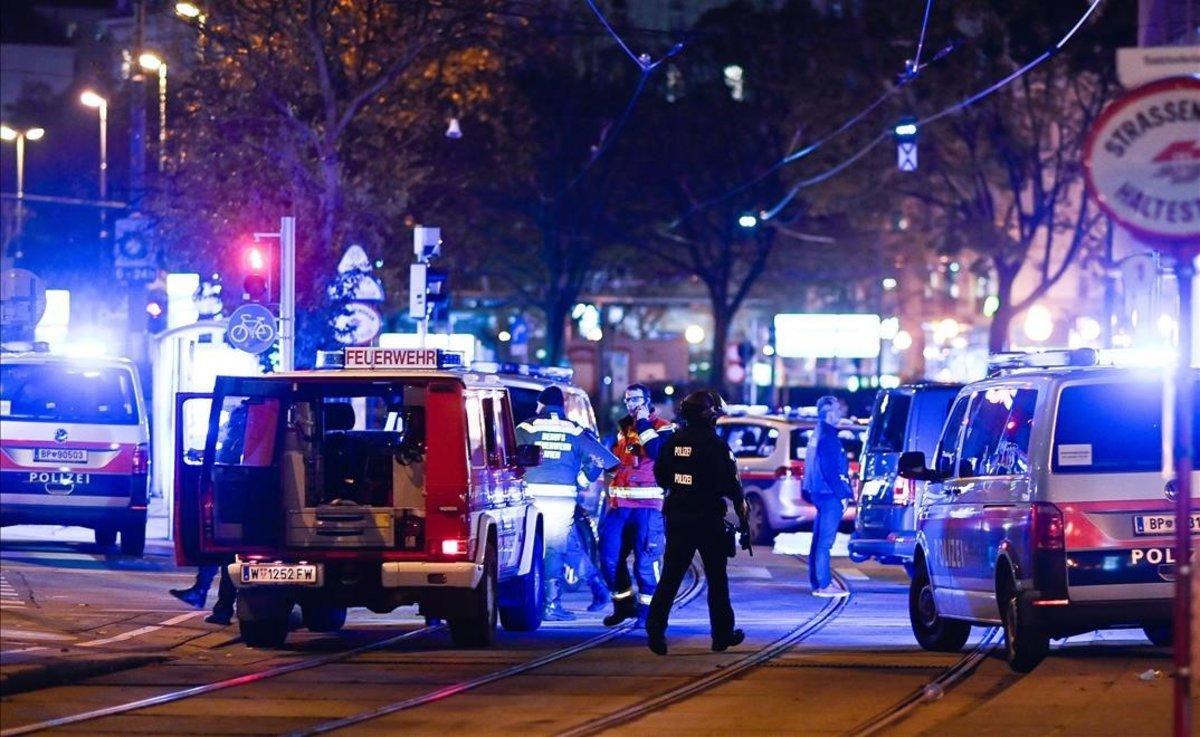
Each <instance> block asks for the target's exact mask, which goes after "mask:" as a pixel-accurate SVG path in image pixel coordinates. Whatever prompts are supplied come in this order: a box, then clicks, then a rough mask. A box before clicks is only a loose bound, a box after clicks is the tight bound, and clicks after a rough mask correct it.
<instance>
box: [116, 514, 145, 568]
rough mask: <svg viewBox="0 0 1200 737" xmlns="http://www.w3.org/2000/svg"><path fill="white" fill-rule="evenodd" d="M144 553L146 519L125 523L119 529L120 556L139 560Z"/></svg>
mask: <svg viewBox="0 0 1200 737" xmlns="http://www.w3.org/2000/svg"><path fill="white" fill-rule="evenodd" d="M144 552H146V518H145V517H141V518H139V519H137V520H135V521H134V522H129V523H126V525H125V526H124V527H122V528H121V555H128V556H131V557H133V558H141V557H142V553H144Z"/></svg>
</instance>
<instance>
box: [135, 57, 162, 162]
mask: <svg viewBox="0 0 1200 737" xmlns="http://www.w3.org/2000/svg"><path fill="white" fill-rule="evenodd" d="M138 64H140V65H141V67H142V69H145V70H146V71H147V72H156V73H157V74H158V170H159V171H163V170H164V169H166V168H167V63H166V62H165V61H163V60H162V57H160V56H159V55H158V54H153V53H150V52H146V53H144V54H142V55H141V56H139V57H138Z"/></svg>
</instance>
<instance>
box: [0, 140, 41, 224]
mask: <svg viewBox="0 0 1200 737" xmlns="http://www.w3.org/2000/svg"><path fill="white" fill-rule="evenodd" d="M45 135H46V131H45V129H43V128H36V127H34V128H26V129H25V130H17V129H15V128H10V127H8V126H7V125H0V139H2V140H5V141H13V142H15V143H16V144H17V208H16V218H15V219H16V233H17V236H18V237H19V236H20V234H21V228H22V225H24V223H25V141H40V140H42V137H43V136H45Z"/></svg>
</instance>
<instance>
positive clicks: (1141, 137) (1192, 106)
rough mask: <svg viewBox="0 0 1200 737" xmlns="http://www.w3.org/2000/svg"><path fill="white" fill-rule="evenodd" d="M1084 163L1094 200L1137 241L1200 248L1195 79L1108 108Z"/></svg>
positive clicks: (1198, 89)
mask: <svg viewBox="0 0 1200 737" xmlns="http://www.w3.org/2000/svg"><path fill="white" fill-rule="evenodd" d="M1083 164H1084V169H1085V171H1086V173H1087V182H1088V189H1089V190H1090V192H1091V194H1092V196H1093V197H1095V198H1096V200H1097V202H1099V203H1100V206H1101V207H1102V208H1103V209H1104V211H1105V212H1106V213H1108V215H1109V216H1110V217H1112V218H1113V219H1114V220H1116V221H1117V222H1119V223H1120V224H1121V225H1123V226H1125V227H1126V228H1128V229H1129V230H1130V231H1132V232H1133V233H1134V234H1135V235H1137V236H1139V237H1141V238H1143V239H1145V240H1148V241H1154V242H1164V241H1165V242H1167V243H1166V244H1169V243H1170V242H1176V243H1180V244H1181V245H1182V243H1183V242H1191V243H1192V244H1195V243H1196V242H1197V241H1200V79H1195V78H1192V77H1172V78H1170V79H1163V80H1159V81H1157V82H1151V83H1150V84H1147V85H1144V86H1142V87H1138V88H1137V89H1134V90H1132V91H1130V92H1129V93H1128V94H1126V95H1125V96H1124V97H1121V98H1119V99H1117V100H1116V101H1115V102H1113V103H1112V104H1110V105H1109V106H1108V107H1107V108H1106V109H1105V110H1104V112H1103V113H1102V114H1101V115H1100V117H1099V118H1098V119H1097V120H1096V123H1095V124H1094V125H1093V126H1092V130H1091V132H1090V134H1089V135H1088V139H1087V142H1086V144H1085V145H1084V151H1083Z"/></svg>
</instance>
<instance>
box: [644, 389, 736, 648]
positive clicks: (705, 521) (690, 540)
mask: <svg viewBox="0 0 1200 737" xmlns="http://www.w3.org/2000/svg"><path fill="white" fill-rule="evenodd" d="M681 413H682V415H683V418H684V420H685V421H686V423H687V424H686V426H685V427H684V428H683V429H682V430H679V431H677V432H676V433H675V435H674V437H672V438H671V439H670V440H668V441H667V443H666V445H664V446H663V448H662V450H661V451H660V452H659V454H658V462H657V463H656V464H655V466H654V478H655V480H656V481H657V482H658V485H659V486H661V487H662V488H663V489H664V490H666V501H665V502H664V504H663V517H664V519H665V521H666V528H667V548H666V553H665V555H664V556H663V572H662V578H661V579H660V580H659V582H658V588H657V589H656V590H655V592H654V599H653V601H652V602H651V603H650V613H649V616H648V617H647V620H646V633H647V635H648V643H647V644H648V645H649V647H650V649H651V650H653V651H654V652H655V653H658V654H659V655H665V654H666V651H667V646H666V639H665V632H666V629H667V616H668V615H669V614H670V611H671V604H672V603H673V602H674V600H675V596H676V594H677V593H678V591H679V586H680V584H681V583H682V582H683V576H684V573H685V572H686V571H687V569H688V566H689V565H691V562H692V557H693V556H694V555H695V554H696V551H699V552H700V560H701V561H702V562H703V564H704V576H705V578H706V579H707V580H708V617H709V623H710V625H711V628H712V638H713V649H714V650H718V651H720V650H724V649H726V648H727V647H730V646H731V645H736V644H738V643H740V642H741V641H742V639H744V635H743V634H742V632H741V631H740V630H734V627H733V624H734V622H733V605H732V604H730V602H729V578H728V576H727V574H726V571H725V564H726V562H727V558H728V556H729V538H728V536H727V534H726V532H725V499H729V500H730V501H732V502H733V503H734V509H735V510H737V512H738V517H739V518H740V519H741V520H742V529H743V531H747V530H748V529H749V528H748V525H747V524H746V516H745V501H744V497H743V495H742V484H741V481H740V480H739V478H738V472H737V464H736V463H735V462H734V460H733V455H732V454H731V453H730V452H729V446H728V445H726V444H725V442H724V441H722V440H721V439H720V438H719V437H718V436H717V433H716V430H715V423H716V419H717V417H719V416H720V415H721V414H724V402H723V401H722V400H721V397H720V395H718V394H716V393H715V392H707V391H706V392H694V393H693V394H691V395H689V396H688V397H687V398H686V399H685V400H684V401H683V404H682V406H681ZM746 544H748V540H747V539H746V538H744V539H743V546H745V545H746Z"/></svg>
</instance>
